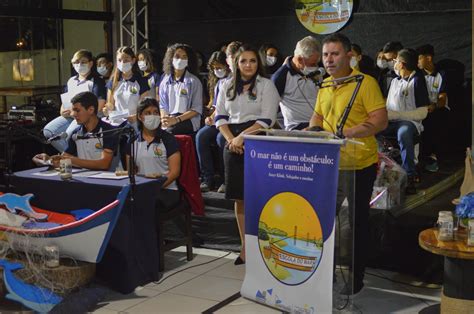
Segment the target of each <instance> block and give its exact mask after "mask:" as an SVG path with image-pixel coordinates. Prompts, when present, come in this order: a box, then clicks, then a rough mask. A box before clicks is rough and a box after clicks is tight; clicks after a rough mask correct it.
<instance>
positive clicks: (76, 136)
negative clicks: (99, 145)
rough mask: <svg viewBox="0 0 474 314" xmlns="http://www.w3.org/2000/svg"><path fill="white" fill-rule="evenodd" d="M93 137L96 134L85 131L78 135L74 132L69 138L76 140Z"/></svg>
mask: <svg viewBox="0 0 474 314" xmlns="http://www.w3.org/2000/svg"><path fill="white" fill-rule="evenodd" d="M93 137H97V135H96V134H94V133H85V134H83V135H79V134H77V133H74V134H73V135H72V136H71V138H72V140H73V141H74V142H76V141H77V140H87V139H89V138H93Z"/></svg>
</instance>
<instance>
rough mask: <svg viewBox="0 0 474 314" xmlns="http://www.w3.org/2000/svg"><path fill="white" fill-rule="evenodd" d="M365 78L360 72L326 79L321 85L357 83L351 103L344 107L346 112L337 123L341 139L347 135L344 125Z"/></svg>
mask: <svg viewBox="0 0 474 314" xmlns="http://www.w3.org/2000/svg"><path fill="white" fill-rule="evenodd" d="M363 80H364V76H363V75H360V74H359V75H354V76H347V77H341V78H338V79H334V80H330V81H324V82H322V83H321V84H320V86H319V87H320V88H327V87H335V86H338V85H342V84H349V83H352V82H354V81H355V82H356V83H357V84H356V87H355V89H354V91H353V92H352V96H351V99H350V100H349V103H348V104H347V106H346V108H345V109H344V112H343V113H342V116H341V118H340V121H339V122H338V123H337V125H336V136H337V137H339V138H341V139H343V138H344V137H345V136H344V134H343V129H344V126H345V125H346V122H347V118H348V117H349V113H350V112H351V109H352V106H353V105H354V101H355V99H356V97H357V94H358V93H359V89H360V85H361V84H362V81H363ZM325 84H327V85H325Z"/></svg>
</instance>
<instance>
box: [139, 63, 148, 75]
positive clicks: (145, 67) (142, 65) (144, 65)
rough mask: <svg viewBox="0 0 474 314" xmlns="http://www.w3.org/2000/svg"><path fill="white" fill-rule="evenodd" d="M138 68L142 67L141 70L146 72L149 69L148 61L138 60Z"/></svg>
mask: <svg viewBox="0 0 474 314" xmlns="http://www.w3.org/2000/svg"><path fill="white" fill-rule="evenodd" d="M138 68H139V69H140V71H143V72H145V71H146V69H148V66H147V64H146V61H138Z"/></svg>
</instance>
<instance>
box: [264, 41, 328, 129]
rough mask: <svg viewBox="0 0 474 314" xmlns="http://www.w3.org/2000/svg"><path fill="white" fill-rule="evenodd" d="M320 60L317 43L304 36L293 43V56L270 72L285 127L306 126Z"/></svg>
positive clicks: (313, 99) (319, 44) (311, 108)
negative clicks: (279, 98)
mask: <svg viewBox="0 0 474 314" xmlns="http://www.w3.org/2000/svg"><path fill="white" fill-rule="evenodd" d="M320 59H321V43H320V42H319V41H318V40H317V39H316V38H314V37H312V36H307V37H305V38H303V39H301V40H300V41H298V42H297V43H296V47H295V52H294V56H292V57H289V58H287V60H286V62H285V63H284V64H283V65H282V66H281V67H280V68H279V69H278V70H277V71H276V72H275V73H274V74H273V75H272V81H273V83H275V86H276V88H277V90H278V93H279V94H280V97H281V100H280V109H281V112H282V114H283V123H284V125H285V130H302V129H304V128H306V127H308V125H309V120H310V119H311V117H312V115H313V112H314V105H315V104H316V96H317V94H318V90H319V88H318V87H317V86H316V84H315V81H316V80H318V79H319V74H318V75H316V71H317V70H319V67H318V63H319V61H320Z"/></svg>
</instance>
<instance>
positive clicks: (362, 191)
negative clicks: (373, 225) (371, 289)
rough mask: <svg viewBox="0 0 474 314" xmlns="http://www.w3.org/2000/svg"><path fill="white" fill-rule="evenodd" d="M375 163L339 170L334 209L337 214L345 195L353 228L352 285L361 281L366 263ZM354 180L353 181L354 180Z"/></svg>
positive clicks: (375, 173)
mask: <svg viewBox="0 0 474 314" xmlns="http://www.w3.org/2000/svg"><path fill="white" fill-rule="evenodd" d="M376 175H377V164H373V165H371V166H369V167H367V168H364V169H361V170H356V171H355V172H354V171H344V170H341V171H339V184H338V188H337V203H336V209H337V212H338V214H339V210H340V208H341V204H342V202H343V201H344V198H346V197H347V200H348V202H349V223H350V226H351V228H352V230H353V235H354V238H353V242H352V248H353V256H354V260H353V265H354V268H353V275H354V285H355V286H357V285H359V284H361V283H362V280H363V279H364V271H365V265H366V263H367V254H368V243H369V209H370V205H369V203H370V198H371V197H372V189H373V186H374V181H375V177H376ZM354 180H355V182H354Z"/></svg>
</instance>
